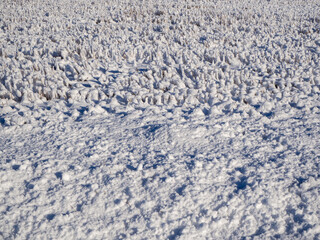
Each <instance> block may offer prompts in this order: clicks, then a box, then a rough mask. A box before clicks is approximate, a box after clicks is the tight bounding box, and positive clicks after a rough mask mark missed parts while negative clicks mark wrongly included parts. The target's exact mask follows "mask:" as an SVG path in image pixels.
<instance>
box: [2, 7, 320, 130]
mask: <svg viewBox="0 0 320 240" xmlns="http://www.w3.org/2000/svg"><path fill="white" fill-rule="evenodd" d="M1 9H2V10H1V12H2V17H1V22H0V25H1V28H0V29H1V30H0V31H1V42H0V43H1V51H0V57H1V58H0V63H1V65H0V66H1V72H0V74H1V75H0V79H1V83H0V99H1V103H2V105H3V106H12V107H14V106H15V104H16V103H19V104H23V103H25V102H32V103H34V102H36V103H42V102H47V101H51V100H54V99H61V100H64V101H67V102H68V103H76V102H89V103H92V102H97V101H98V102H99V101H105V102H106V103H110V104H111V106H114V105H116V104H119V105H132V106H134V107H138V108H139V107H146V106H148V105H157V106H162V105H164V106H188V107H193V106H200V107H202V108H206V109H209V108H210V109H212V108H213V109H214V108H216V104H217V103H226V102H228V103H230V104H231V106H230V107H231V108H232V111H241V109H242V108H243V106H245V108H246V109H247V112H248V111H254V112H257V113H264V112H270V111H271V110H272V109H273V108H275V107H276V106H278V105H288V108H290V107H292V106H298V107H307V108H314V107H315V105H317V104H318V101H316V102H315V101H314V99H316V100H318V95H319V86H320V76H319V72H320V69H319V59H320V55H319V54H320V34H319V32H320V17H319V15H318V12H319V11H320V7H319V4H316V2H314V3H312V2H311V3H308V6H305V5H303V6H302V5H301V4H300V1H293V2H291V3H290V5H285V4H284V3H283V2H282V1H280V2H278V1H271V2H270V1H269V2H268V1H260V3H256V2H250V1H244V2H240V3H239V2H236V3H232V4H230V3H225V2H216V3H214V2H212V3H209V2H197V3H194V2H185V3H179V2H174V1H164V2H161V3H159V4H156V3H152V2H148V4H143V3H142V2H120V3H118V4H116V3H113V2H110V3H108V2H106V1H92V2H90V3H89V2H88V3H87V2H86V1H70V2H63V1H47V3H46V4H44V5H42V4H41V3H40V2H39V1H26V2H24V3H23V4H22V2H16V1H13V2H12V1H9V2H6V1H4V2H3V3H2V7H1ZM297 98H299V100H297ZM309 98H311V99H312V100H311V101H308V102H309V103H308V104H310V105H307V106H306V105H305V102H303V99H309ZM297 101H298V102H297ZM300 101H301V102H300ZM290 103H291V105H289V104H290ZM256 110H257V111H256ZM8 124H10V123H9V122H8Z"/></svg>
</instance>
